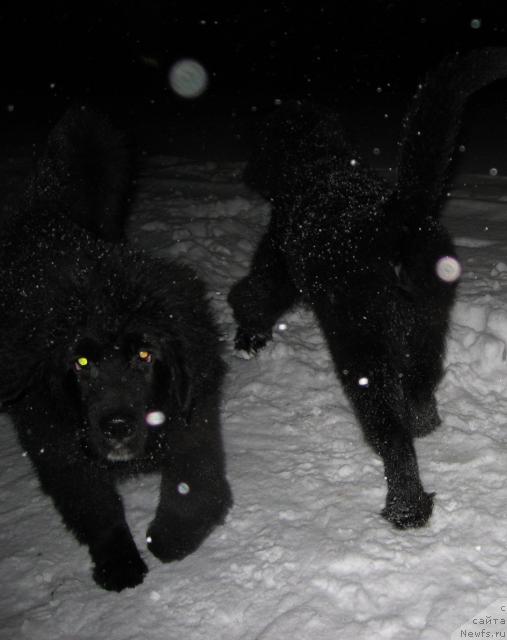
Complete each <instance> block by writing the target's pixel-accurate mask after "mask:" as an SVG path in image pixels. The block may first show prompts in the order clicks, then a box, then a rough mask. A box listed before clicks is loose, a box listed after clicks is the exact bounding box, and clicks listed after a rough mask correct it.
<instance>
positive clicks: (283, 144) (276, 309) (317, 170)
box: [229, 48, 507, 528]
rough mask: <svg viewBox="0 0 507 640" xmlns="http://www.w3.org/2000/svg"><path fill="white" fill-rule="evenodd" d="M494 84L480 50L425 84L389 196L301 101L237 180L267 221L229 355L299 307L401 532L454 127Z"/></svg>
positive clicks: (441, 282)
mask: <svg viewBox="0 0 507 640" xmlns="http://www.w3.org/2000/svg"><path fill="white" fill-rule="evenodd" d="M506 75H507V50H506V49H502V48H490V49H483V50H478V51H475V52H471V53H470V54H467V55H465V56H460V55H457V56H453V57H451V58H449V59H447V60H445V61H444V62H443V63H442V64H441V65H440V66H439V67H438V69H437V70H436V71H435V73H433V74H430V75H429V76H428V77H427V79H426V82H425V83H424V84H423V85H421V86H420V88H419V91H418V92H417V94H416V96H415V98H414V100H413V103H412V106H411V109H410V111H409V114H408V116H407V118H406V120H405V123H404V129H405V131H404V138H403V141H402V144H401V152H400V160H399V165H398V174H397V183H396V185H395V186H394V188H393V187H391V186H390V185H389V184H387V183H386V182H385V181H384V180H383V179H381V178H380V177H379V176H377V175H376V174H375V173H374V172H373V171H372V170H371V169H369V168H368V167H367V166H365V164H364V162H363V161H362V160H361V159H360V158H359V156H358V155H357V154H356V153H355V152H354V151H353V150H352V149H351V148H350V147H349V146H348V145H347V143H346V142H345V136H344V134H343V131H342V130H341V128H340V124H339V122H338V119H337V117H336V116H335V115H334V114H332V113H329V112H326V111H325V110H323V109H320V108H316V107H314V106H312V105H306V104H301V103H292V104H288V105H287V106H286V107H282V108H281V109H280V110H279V111H278V112H277V113H276V114H275V115H274V116H273V117H272V118H271V119H270V120H268V122H267V123H266V126H265V129H264V131H263V134H262V136H261V139H260V142H259V144H258V146H257V148H256V149H255V151H254V153H253V155H252V158H251V161H250V162H249V164H248V166H247V168H246V173H245V179H246V181H247V182H248V183H249V184H250V185H251V186H253V187H254V188H256V189H257V190H259V191H260V193H261V194H262V195H264V196H265V197H266V198H268V199H269V200H270V201H271V203H272V214H271V221H270V225H269V228H268V231H267V233H266V234H265V236H264V237H263V238H262V240H261V242H260V244H259V246H258V248H257V251H256V253H255V255H254V258H253V262H252V265H251V268H250V272H249V274H248V275H247V276H246V277H245V278H244V279H243V280H241V281H240V282H238V283H237V284H236V285H235V286H234V287H233V288H232V290H231V292H230V295H229V301H230V303H231V305H232V308H233V311H234V315H235V318H236V320H237V322H238V325H239V326H238V330H237V334H236V341H235V346H236V349H237V350H238V351H240V352H246V353H247V354H254V353H255V352H256V351H257V350H258V349H260V348H261V347H262V346H263V345H264V344H265V343H266V341H267V340H268V339H269V338H270V337H271V330H272V327H273V324H274V323H275V322H276V320H277V318H278V317H279V316H280V315H281V314H282V313H283V312H284V311H285V310H287V309H288V308H289V307H290V306H291V305H292V304H293V303H294V302H295V301H296V300H298V299H299V298H303V299H304V300H305V301H306V302H307V303H309V305H310V306H311V307H312V308H313V310H314V312H315V314H316V316H317V319H318V321H319V323H320V325H321V327H322V330H323V332H324V335H325V337H326V340H327V343H328V345H329V349H330V352H331V355H332V357H333V360H334V363H335V368H336V373H337V375H338V377H339V378H340V380H341V382H342V385H343V387H344V389H345V391H346V393H347V395H348V397H349V398H350V401H351V403H352V405H353V407H354V410H355V413H356V415H357V418H358V420H359V422H360V423H361V426H362V428H363V431H364V434H365V436H366V438H367V440H368V442H369V443H370V444H371V445H372V446H373V448H374V449H375V451H377V453H378V454H379V455H380V456H381V457H382V459H383V461H384V468H385V476H386V480H387V501H386V506H385V509H384V511H383V515H384V516H385V517H386V518H387V519H388V520H389V521H390V522H392V523H393V524H394V525H396V526H398V527H401V528H404V527H416V526H421V525H424V524H425V523H426V522H427V520H428V518H429V517H430V515H431V512H432V505H433V495H432V494H428V493H426V492H425V491H424V489H423V486H422V483H421V480H420V478H419V471H418V465H417V460H416V454H415V450H414V445H413V438H414V436H420V435H424V434H426V433H428V432H430V431H432V430H433V429H434V428H435V427H436V426H437V425H438V424H439V422H440V419H439V416H438V413H437V409H436V403H435V397H434V391H435V388H436V386H437V384H438V382H439V380H440V378H441V376H442V359H443V355H444V348H445V336H446V331H447V324H448V317H449V311H450V308H451V306H452V303H453V300H454V295H455V288H456V280H457V277H458V275H459V265H458V262H457V258H456V254H455V250H454V247H453V244H452V242H451V240H450V238H449V236H448V234H447V232H446V230H445V229H444V228H443V227H442V225H441V224H440V222H439V217H440V212H441V210H442V206H443V203H444V201H445V196H446V189H447V179H448V173H449V167H450V162H451V157H452V154H453V150H454V145H455V139H456V135H457V132H458V129H459V124H460V117H461V113H462V111H463V106H464V103H465V101H466V98H467V97H468V96H469V95H470V94H471V93H473V92H474V91H476V90H477V89H480V88H481V87H482V86H484V85H486V84H488V83H490V82H492V81H494V80H496V79H497V78H501V77H505V76H506ZM442 259H444V260H446V261H447V262H445V263H442V262H440V261H441V260H442ZM442 264H444V266H447V267H450V268H447V269H444V274H443V275H444V277H442V273H441V269H439V266H440V267H441V266H442ZM450 272H452V273H454V277H449V273H450ZM452 273H451V275H452Z"/></svg>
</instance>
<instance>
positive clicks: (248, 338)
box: [234, 328, 271, 360]
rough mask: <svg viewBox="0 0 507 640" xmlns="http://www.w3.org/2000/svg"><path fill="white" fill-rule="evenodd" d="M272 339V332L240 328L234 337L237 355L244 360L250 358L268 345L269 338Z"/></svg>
mask: <svg viewBox="0 0 507 640" xmlns="http://www.w3.org/2000/svg"><path fill="white" fill-rule="evenodd" d="M270 339H271V333H263V332H255V331H250V330H248V329H242V328H239V329H238V331H237V333H236V338H235V339H234V350H235V355H236V356H237V357H238V358H243V359H244V360H250V359H251V358H254V357H255V356H256V355H257V352H258V351H260V350H261V349H262V348H263V347H265V346H266V343H267V342H268V340H270Z"/></svg>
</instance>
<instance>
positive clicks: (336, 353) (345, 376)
mask: <svg viewBox="0 0 507 640" xmlns="http://www.w3.org/2000/svg"><path fill="white" fill-rule="evenodd" d="M322 325H323V328H324V332H325V334H326V336H327V339H328V342H329V346H330V349H331V353H332V355H333V359H334V361H335V365H336V368H337V372H338V375H339V376H340V379H341V381H342V384H343V386H344V389H345V391H346V393H347V395H348V396H349V398H350V400H351V402H352V405H353V407H354V410H355V413H356V416H357V418H358V420H359V421H360V423H361V426H362V428H363V431H364V434H365V436H366V439H367V440H368V442H369V443H370V445H371V446H372V447H373V448H374V449H375V451H376V452H377V453H378V454H379V455H380V456H381V457H382V460H383V462H384V470H385V478H386V481H387V499H386V506H385V509H384V510H383V512H382V515H383V516H384V518H386V519H387V520H389V522H391V523H392V524H393V525H395V526H396V527H398V528H400V529H405V528H408V527H420V526H423V525H424V524H426V522H427V520H428V519H429V517H430V516H431V512H432V508H433V494H428V493H426V492H425V491H424V489H423V486H422V483H421V480H420V478H419V469H418V465H417V458H416V454H415V450H414V446H413V441H412V435H411V433H410V431H409V429H408V428H407V426H406V425H405V424H404V422H403V416H404V398H403V392H402V388H401V385H400V379H399V377H398V374H397V372H396V371H395V370H394V369H393V367H392V366H391V364H390V361H389V357H388V353H387V350H386V349H385V348H384V347H383V345H382V342H381V339H380V338H378V337H377V338H376V339H373V338H369V337H368V336H364V335H360V334H358V333H357V331H356V332H354V330H352V331H346V332H343V333H341V340H340V341H339V342H338V341H337V334H335V333H331V332H330V331H329V326H328V323H327V322H323V323H322Z"/></svg>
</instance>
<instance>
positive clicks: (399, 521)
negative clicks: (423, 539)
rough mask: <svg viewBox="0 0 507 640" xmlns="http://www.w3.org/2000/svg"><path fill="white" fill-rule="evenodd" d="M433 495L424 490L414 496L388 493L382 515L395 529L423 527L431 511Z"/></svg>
mask: <svg viewBox="0 0 507 640" xmlns="http://www.w3.org/2000/svg"><path fill="white" fill-rule="evenodd" d="M434 495H435V494H434V493H425V492H424V491H421V492H420V493H418V494H416V495H414V496H405V495H400V494H397V495H394V494H391V495H388V496H387V500H386V506H385V508H384V510H383V511H382V516H383V517H384V518H385V519H386V520H388V521H389V522H390V523H391V524H393V525H394V526H395V527H396V528H397V529H409V528H415V527H423V526H424V525H425V524H426V523H427V522H428V520H429V518H430V516H431V513H432V511H433V497H434Z"/></svg>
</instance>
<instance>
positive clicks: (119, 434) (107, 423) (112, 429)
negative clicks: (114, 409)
mask: <svg viewBox="0 0 507 640" xmlns="http://www.w3.org/2000/svg"><path fill="white" fill-rule="evenodd" d="M100 428H101V430H102V433H103V434H104V436H105V437H106V438H108V439H109V440H118V441H121V440H127V439H128V438H130V437H131V436H132V435H133V434H134V431H135V425H134V422H133V420H129V419H128V418H126V417H124V416H109V417H107V418H102V420H101V421H100Z"/></svg>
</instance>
